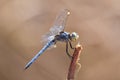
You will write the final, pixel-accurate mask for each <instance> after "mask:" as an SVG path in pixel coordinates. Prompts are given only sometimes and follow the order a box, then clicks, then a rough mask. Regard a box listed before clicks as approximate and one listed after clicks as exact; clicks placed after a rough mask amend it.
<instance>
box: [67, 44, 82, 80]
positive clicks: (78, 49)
mask: <svg viewBox="0 0 120 80" xmlns="http://www.w3.org/2000/svg"><path fill="white" fill-rule="evenodd" d="M81 50H82V46H81V45H80V44H77V45H76V47H75V50H74V53H73V57H72V60H71V64H70V67H69V71H68V76H67V80H74V78H75V75H76V71H79V70H77V67H78V68H79V69H80V68H81V64H80V63H79V62H78V61H79V57H80V53H81Z"/></svg>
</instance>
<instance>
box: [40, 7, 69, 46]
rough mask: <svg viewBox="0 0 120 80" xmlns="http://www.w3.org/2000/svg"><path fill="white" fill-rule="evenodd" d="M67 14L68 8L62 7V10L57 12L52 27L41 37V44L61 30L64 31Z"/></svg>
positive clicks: (51, 38)
mask: <svg viewBox="0 0 120 80" xmlns="http://www.w3.org/2000/svg"><path fill="white" fill-rule="evenodd" d="M69 14H70V11H69V10H68V9H64V10H63V11H62V12H60V13H59V14H58V16H57V17H56V20H55V22H54V25H53V27H51V28H50V31H49V32H48V33H47V34H45V35H43V37H42V43H43V44H46V43H47V42H49V41H50V40H53V39H54V37H55V35H58V34H59V33H60V32H61V31H64V28H65V23H66V20H67V17H68V15H69Z"/></svg>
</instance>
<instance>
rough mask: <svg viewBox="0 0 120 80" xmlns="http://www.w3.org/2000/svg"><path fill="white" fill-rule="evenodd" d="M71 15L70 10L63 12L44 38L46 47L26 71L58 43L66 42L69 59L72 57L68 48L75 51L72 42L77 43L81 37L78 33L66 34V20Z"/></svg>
mask: <svg viewBox="0 0 120 80" xmlns="http://www.w3.org/2000/svg"><path fill="white" fill-rule="evenodd" d="M69 14H70V11H69V10H68V9H64V10H63V11H61V12H60V13H59V14H58V16H57V18H56V20H55V23H54V25H53V27H51V28H50V31H49V33H48V34H46V35H45V36H44V42H45V45H44V46H43V48H42V49H41V50H40V51H39V52H38V53H37V54H36V55H35V56H34V57H33V58H32V59H31V60H30V61H29V62H28V63H27V64H26V66H25V69H27V68H28V67H30V66H31V64H32V63H33V62H34V61H35V60H36V59H37V58H38V57H39V56H40V55H41V54H42V53H44V51H46V50H47V49H48V48H49V47H52V46H54V45H55V44H56V42H58V41H60V42H65V43H66V53H67V55H68V56H69V57H72V56H71V55H70V54H69V52H68V46H70V47H71V49H74V48H73V47H72V44H71V42H72V41H76V40H77V39H78V38H79V35H78V34H77V33H76V32H72V33H69V32H65V31H64V29H65V24H66V20H67V18H68V15H69Z"/></svg>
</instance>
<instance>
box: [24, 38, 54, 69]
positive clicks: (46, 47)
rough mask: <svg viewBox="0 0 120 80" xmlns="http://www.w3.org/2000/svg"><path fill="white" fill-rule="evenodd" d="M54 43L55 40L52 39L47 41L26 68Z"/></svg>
mask: <svg viewBox="0 0 120 80" xmlns="http://www.w3.org/2000/svg"><path fill="white" fill-rule="evenodd" d="M53 44H55V40H51V41H49V42H48V43H46V45H45V46H44V47H43V48H42V49H41V50H40V51H39V52H38V53H37V54H36V55H35V56H34V57H33V58H32V59H31V61H30V62H28V64H27V65H26V66H25V69H27V68H28V67H29V66H31V64H32V63H33V62H34V61H35V60H36V59H37V58H38V57H39V56H40V55H41V54H42V53H43V52H44V51H45V50H46V49H48V48H49V47H50V46H52V45H53Z"/></svg>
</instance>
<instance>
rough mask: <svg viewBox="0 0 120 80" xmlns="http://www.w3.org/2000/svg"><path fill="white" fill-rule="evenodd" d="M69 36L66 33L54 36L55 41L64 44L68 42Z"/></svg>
mask: <svg viewBox="0 0 120 80" xmlns="http://www.w3.org/2000/svg"><path fill="white" fill-rule="evenodd" d="M69 36H70V33H68V32H60V34H59V35H56V36H55V39H56V40H57V41H62V42H66V41H68V40H69V39H70V37H69Z"/></svg>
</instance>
